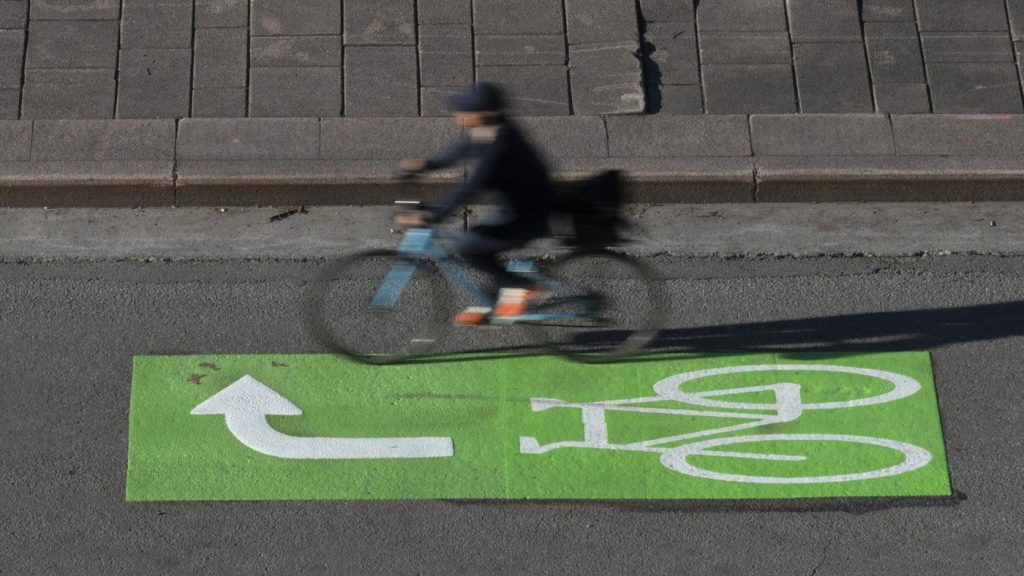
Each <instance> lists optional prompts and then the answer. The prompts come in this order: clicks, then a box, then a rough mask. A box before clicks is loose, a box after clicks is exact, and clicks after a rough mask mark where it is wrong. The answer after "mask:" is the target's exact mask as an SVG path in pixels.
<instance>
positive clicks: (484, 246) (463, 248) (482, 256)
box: [455, 229, 533, 298]
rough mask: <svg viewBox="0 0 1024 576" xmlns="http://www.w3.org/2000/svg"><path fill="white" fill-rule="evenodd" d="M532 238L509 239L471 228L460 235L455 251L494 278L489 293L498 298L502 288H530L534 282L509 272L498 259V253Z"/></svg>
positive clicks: (470, 263)
mask: <svg viewBox="0 0 1024 576" xmlns="http://www.w3.org/2000/svg"><path fill="white" fill-rule="evenodd" d="M529 241H530V240H529V239H528V238H526V239H516V240H509V239H504V238H496V237H494V236H489V235H487V234H483V233H481V232H480V231H478V230H473V229H471V230H469V231H468V232H466V233H464V234H463V235H462V236H461V237H459V241H458V242H457V243H456V244H455V252H456V253H458V255H459V256H460V257H462V259H463V260H465V261H466V262H467V263H468V264H469V265H470V266H472V267H473V268H476V269H477V270H479V271H481V272H483V273H484V274H486V275H487V276H488V277H489V278H491V279H492V281H493V282H492V284H493V286H492V287H491V288H490V291H489V295H490V296H491V297H492V298H497V295H498V289H500V288H528V287H530V286H531V285H532V284H533V283H532V282H531V281H530V280H529V279H528V278H525V277H523V276H520V275H519V274H515V273H512V272H509V271H508V270H506V269H505V266H503V265H502V264H501V262H499V261H498V255H499V254H501V253H502V252H504V251H506V250H511V249H513V248H519V247H520V246H523V245H524V244H526V243H527V242H529Z"/></svg>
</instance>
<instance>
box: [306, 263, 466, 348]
mask: <svg viewBox="0 0 1024 576" xmlns="http://www.w3.org/2000/svg"><path fill="white" fill-rule="evenodd" d="M446 293H447V286H446V283H445V279H444V277H443V276H442V275H441V273H440V272H439V271H438V269H437V266H436V264H435V263H434V262H433V261H432V260H429V259H426V258H420V257H415V256H406V255H402V254H399V253H397V252H395V251H392V250H375V251H370V252H363V253H360V254H355V255H353V256H350V257H347V258H342V259H340V260H337V261H334V262H329V263H327V264H326V266H325V267H324V269H323V271H322V272H321V273H320V275H319V276H318V277H317V279H316V280H315V281H314V282H312V283H311V285H310V290H309V295H308V305H307V306H306V310H307V314H308V315H307V325H308V326H309V328H310V331H311V332H312V334H313V335H314V336H315V337H316V338H317V339H318V340H319V341H320V342H321V343H323V344H324V345H326V346H327V347H329V348H330V349H331V350H333V351H335V352H340V353H342V354H345V355H346V356H349V357H351V358H354V359H356V360H359V361H361V362H367V363H370V364H389V363H395V362H401V361H402V360H406V359H408V358H410V357H413V356H421V355H424V354H429V353H431V352H433V351H434V350H435V349H436V348H437V345H438V344H439V342H440V341H441V339H442V338H443V337H444V335H445V332H446V331H447V328H448V321H449V320H450V316H449V314H450V311H449V305H448V303H449V302H450V301H451V298H448V295H447V294H446Z"/></svg>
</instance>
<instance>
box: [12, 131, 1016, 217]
mask: <svg viewBox="0 0 1024 576" xmlns="http://www.w3.org/2000/svg"><path fill="white" fill-rule="evenodd" d="M520 122H521V124H522V125H523V126H524V127H525V128H526V130H527V131H528V132H529V133H530V135H531V137H532V138H533V139H534V140H535V141H536V142H537V144H538V145H539V146H540V148H541V149H542V150H544V152H545V154H546V155H547V156H548V159H549V161H550V163H551V165H552V166H553V168H554V170H555V174H556V176H557V178H559V180H562V181H568V180H574V179H578V178H582V177H585V176H587V175H589V174H593V173H594V172H597V171H599V170H604V169H612V168H614V169H620V170H623V171H625V172H626V174H627V182H628V191H629V193H630V195H631V197H632V199H633V200H634V201H637V202H646V203H706V202H861V201H978V200H991V201H1009V200H1024V161H1022V160H1021V155H1022V154H1024V115H957V116H950V115H891V116H888V115H879V114H801V115H752V116H742V115H720V116H714V115H705V116H617V117H608V118H602V117H596V116H568V117H554V118H549V117H546V118H521V119H520ZM456 136H457V130H456V129H455V128H454V127H453V125H452V124H451V122H450V121H448V120H446V119H443V118H371V119H367V118H329V119H327V118H325V119H318V118H248V119H183V120H180V121H174V120H35V121H31V120H25V121H0V206H10V207H16V206H51V207H54V206H127V207H131V206H163V205H172V204H173V205H178V206H189V205H194V206H255V205H297V204H309V205H316V204H336V205H369V204H383V203H389V202H391V201H393V200H395V199H399V198H421V199H424V200H430V199H431V198H434V197H436V196H437V194H438V193H440V192H441V191H442V190H443V189H444V188H445V187H446V186H450V185H451V184H453V183H455V182H457V181H458V180H459V179H461V178H462V177H463V174H462V172H461V171H460V170H453V171H449V172H444V173H439V174H434V175H430V176H428V177H426V178H424V179H422V180H419V181H416V182H405V181H401V180H399V179H398V178H397V177H396V166H397V161H398V159H400V158H403V157H411V156H424V155H429V154H432V153H435V152H437V151H438V150H440V149H441V148H442V147H443V146H444V145H445V144H446V143H447V142H449V141H451V140H452V139H454V138H455V137H456Z"/></svg>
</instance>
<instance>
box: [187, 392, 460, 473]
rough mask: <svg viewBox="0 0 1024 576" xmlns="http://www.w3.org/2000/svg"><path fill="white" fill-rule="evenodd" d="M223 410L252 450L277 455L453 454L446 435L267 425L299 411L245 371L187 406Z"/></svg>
mask: <svg viewBox="0 0 1024 576" xmlns="http://www.w3.org/2000/svg"><path fill="white" fill-rule="evenodd" d="M192 414H194V415H203V414H223V415H224V419H225V420H227V424H228V430H230V431H231V433H232V434H234V435H235V437H236V438H238V440H239V441H240V442H241V443H242V444H245V445H246V446H248V447H249V448H252V449H253V450H255V451H257V452H260V453H262V454H266V455H268V456H275V457H277V458H291V459H307V460H308V459H313V460H328V459H330V460H353V459H365V458H444V457H448V456H452V455H453V454H455V446H454V444H453V442H452V439H451V438H447V437H422V438H309V437H299V436H289V435H287V434H282V433H281V432H278V431H277V430H274V429H273V428H271V427H270V424H269V423H268V422H267V416H298V415H300V414H302V410H301V409H299V407H298V406H296V405H295V404H292V403H291V402H289V401H288V399H287V398H285V397H284V396H281V395H280V394H278V393H277V392H275V391H273V390H271V389H270V388H268V387H267V386H266V385H264V384H263V383H262V382H260V381H259V380H257V379H255V378H253V377H252V376H249V375H248V374H246V375H245V376H243V377H242V378H239V379H238V380H237V381H236V382H235V383H234V384H232V385H230V386H228V387H227V388H225V389H223V390H221V391H220V392H218V393H217V394H214V395H213V396H211V397H210V398H208V399H207V400H206V401H204V402H202V403H201V404H199V405H198V406H196V407H195V408H194V409H193V410H192Z"/></svg>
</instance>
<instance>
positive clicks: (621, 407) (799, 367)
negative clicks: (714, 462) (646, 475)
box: [519, 364, 932, 484]
mask: <svg viewBox="0 0 1024 576" xmlns="http://www.w3.org/2000/svg"><path fill="white" fill-rule="evenodd" d="M782 371H812V372H834V373H842V374H856V375H860V376H867V377H870V378H878V379H881V380H884V381H887V382H889V383H890V384H891V385H892V389H891V390H889V391H887V392H885V393H882V394H879V395H876V396H869V397H866V398H858V399H855V400H847V401H839V402H816V403H804V402H802V400H801V387H800V385H799V384H794V383H789V382H780V383H777V384H769V385H763V386H750V387H741V388H729V389H724V390H712V391H704V392H687V391H685V390H684V388H685V385H686V384H687V383H689V382H693V381H695V380H698V379H701V378H708V377H712V376H720V375H725V374H740V373H749V372H782ZM920 389H921V384H920V383H919V382H918V381H917V380H914V379H913V378H909V377H907V376H902V375H900V374H895V373H892V372H885V371H881V370H872V369H868V368H852V367H846V366H832V365H824V364H821V365H819V364H782V365H775V364H770V365H752V366H733V367H727V368H712V369H708V370H698V371H694V372H686V373H683V374H677V375H675V376H670V377H668V378H665V379H663V380H661V381H659V382H657V383H656V384H655V385H654V392H655V394H656V396H649V397H643V398H626V399H621V400H608V401H602V402H565V401H562V400H556V399H548V398H533V399H531V401H530V405H531V407H532V409H533V411H534V412H542V411H544V410H549V409H552V408H572V409H579V410H580V411H581V413H582V420H583V440H582V441H564V442H554V443H551V444H544V445H541V444H540V443H539V442H538V441H537V439H536V438H533V437H530V436H524V437H520V439H519V451H520V452H521V453H523V454H542V453H544V452H550V451H552V450H558V449H562V448H591V449H603V450H625V451H632V452H652V453H656V454H660V455H661V456H660V461H661V464H662V465H663V466H665V467H666V468H668V469H669V470H673V471H675V472H679V473H681V474H687V475H689V476H695V477H698V478H706V479H710V480H722V481H727V482H745V483H754V484H819V483H830V482H849V481H855V480H868V479H872V478H883V477H886V476H896V475H899V474H904V473H906V472H910V471H912V470H917V469H918V468H921V467H923V466H925V465H927V464H928V463H929V462H930V461H931V459H932V455H931V453H930V452H929V451H927V450H925V449H924V448H921V447H919V446H914V445H912V444H907V443H905V442H898V441H895V440H889V439H885V438H873V437H870V436H850V435H843V434H748V435H741V436H725V437H720V438H711V439H707V440H700V439H701V438H707V437H709V436H718V435H720V434H728V433H733V432H738V431H742V430H751V429H754V428H758V427H761V426H767V425H771V424H781V423H785V422H793V421H794V420H797V419H799V418H800V416H801V415H802V414H803V412H804V411H805V410H841V409H845V408H855V407H858V406H869V405H874V404H885V403H888V402H895V401H897V400H901V399H903V398H907V397H910V396H913V395H914V394H916V393H917V391H918V390H920ZM756 392H772V393H774V396H775V402H773V403H755V402H733V401H730V400H727V399H724V397H726V396H730V395H737V394H747V393H756ZM667 400H668V401H677V402H682V403H686V404H689V405H693V406H699V407H701V408H702V409H694V410H690V409H676V408H664V407H658V406H644V404H651V403H664V402H665V401H667ZM610 411H621V412H636V413H650V414H674V415H678V416H703V417H717V418H724V419H733V420H745V421H744V422H740V423H738V424H733V425H727V426H723V427H721V428H714V429H710V430H701V431H698V432H691V433H688V434H679V435H677V436H669V437H665V438H655V439H651V440H645V441H642V442H635V443H628V444H612V443H611V442H609V440H608V424H607V421H606V420H605V414H606V413H607V412H610ZM751 411H754V412H751ZM757 412H764V413H757ZM689 440H695V441H694V442H689V443H685V444H682V445H680V443H681V442H686V441H689ZM758 442H796V443H799V442H840V443H850V444H861V445H867V446H878V447H882V448H888V449H891V450H895V451H897V452H900V453H902V454H903V461H902V462H900V463H899V464H896V465H894V466H889V467H887V468H882V469H879V470H870V471H864V472H855V473H849V474H833V475H828V476H798V477H789V476H752V475H743V474H727V473H721V472H716V471H713V470H706V469H703V468H700V467H698V466H696V465H694V464H693V463H692V462H691V461H690V459H691V457H693V456H704V457H707V456H712V457H716V458H734V459H735V458H739V459H749V460H774V461H783V462H786V461H790V462H799V461H803V460H806V459H807V457H806V456H800V455H794V454H770V453H761V452H734V451H728V450H718V448H721V447H724V446H730V445H733V444H744V445H749V444H755V443H758Z"/></svg>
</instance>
